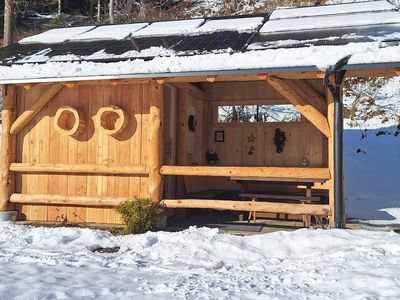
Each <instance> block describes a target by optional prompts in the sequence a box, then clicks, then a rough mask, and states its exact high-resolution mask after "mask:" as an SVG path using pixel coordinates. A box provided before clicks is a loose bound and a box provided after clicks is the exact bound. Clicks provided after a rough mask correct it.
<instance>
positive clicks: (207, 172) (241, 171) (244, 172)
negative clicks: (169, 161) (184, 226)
mask: <svg viewBox="0 0 400 300" xmlns="http://www.w3.org/2000/svg"><path fill="white" fill-rule="evenodd" d="M160 172H161V174H162V175H182V176H222V177H239V178H240V177H242V178H254V179H256V178H257V177H259V178H267V179H270V180H277V181H279V180H282V181H286V180H288V181H289V180H290V179H293V180H294V181H301V180H328V179H330V178H331V176H330V172H329V169H328V168H310V167H234V166H232V167H230V166H229V167H228V166H162V167H161V170H160Z"/></svg>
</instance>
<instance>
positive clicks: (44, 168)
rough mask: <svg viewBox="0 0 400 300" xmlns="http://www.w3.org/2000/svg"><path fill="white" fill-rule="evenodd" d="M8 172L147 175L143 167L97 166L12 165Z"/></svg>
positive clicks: (145, 168) (146, 168) (147, 171)
mask: <svg viewBox="0 0 400 300" xmlns="http://www.w3.org/2000/svg"><path fill="white" fill-rule="evenodd" d="M10 171H13V172H21V173H74V174H127V175H148V174H149V170H148V167H147V166H143V165H126V166H115V165H97V164H40V163H12V164H11V166H10Z"/></svg>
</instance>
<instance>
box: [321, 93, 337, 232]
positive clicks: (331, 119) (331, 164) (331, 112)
mask: <svg viewBox="0 0 400 300" xmlns="http://www.w3.org/2000/svg"><path fill="white" fill-rule="evenodd" d="M324 93H325V98H326V103H327V105H328V112H327V119H328V124H329V129H330V131H331V136H330V137H328V168H329V171H330V173H331V179H330V180H329V181H328V182H329V184H328V187H329V208H330V211H331V215H330V218H329V226H330V227H331V228H334V227H335V191H334V183H335V181H334V180H335V176H334V172H335V160H334V148H335V139H334V128H335V103H334V99H333V96H332V94H331V92H330V91H329V89H328V88H327V87H326V86H324Z"/></svg>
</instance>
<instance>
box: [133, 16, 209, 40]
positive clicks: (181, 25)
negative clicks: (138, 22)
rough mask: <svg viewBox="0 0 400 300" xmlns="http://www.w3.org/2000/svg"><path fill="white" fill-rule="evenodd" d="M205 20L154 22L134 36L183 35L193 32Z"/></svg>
mask: <svg viewBox="0 0 400 300" xmlns="http://www.w3.org/2000/svg"><path fill="white" fill-rule="evenodd" d="M204 21H205V20H204V19H192V20H178V21H165V22H154V23H151V24H150V25H149V26H147V27H145V28H143V29H141V30H139V31H137V32H135V33H134V34H133V36H135V37H139V36H160V35H181V34H185V33H188V32H192V31H193V30H194V29H195V28H197V27H199V26H200V25H201V24H203V23H204Z"/></svg>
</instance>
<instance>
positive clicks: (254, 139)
mask: <svg viewBox="0 0 400 300" xmlns="http://www.w3.org/2000/svg"><path fill="white" fill-rule="evenodd" d="M247 142H248V143H255V142H256V137H255V136H254V135H253V133H251V134H250V135H249V136H248V137H247Z"/></svg>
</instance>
